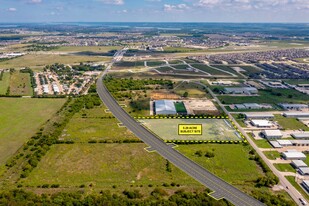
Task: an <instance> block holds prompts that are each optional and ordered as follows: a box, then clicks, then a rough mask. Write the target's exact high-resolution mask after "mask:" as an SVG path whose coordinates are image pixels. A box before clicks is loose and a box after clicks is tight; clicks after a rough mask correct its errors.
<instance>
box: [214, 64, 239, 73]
mask: <svg viewBox="0 0 309 206" xmlns="http://www.w3.org/2000/svg"><path fill="white" fill-rule="evenodd" d="M211 66H213V67H215V68H218V69H222V70H224V71H227V72H230V73H232V74H235V75H238V73H237V72H236V71H235V70H234V69H232V67H231V66H226V65H211Z"/></svg>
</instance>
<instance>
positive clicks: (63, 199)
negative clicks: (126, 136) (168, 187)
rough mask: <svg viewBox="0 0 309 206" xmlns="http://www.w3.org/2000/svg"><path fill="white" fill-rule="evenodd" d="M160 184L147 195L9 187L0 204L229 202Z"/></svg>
mask: <svg viewBox="0 0 309 206" xmlns="http://www.w3.org/2000/svg"><path fill="white" fill-rule="evenodd" d="M166 196H167V192H166V191H165V190H164V189H162V188H155V189H154V190H153V191H152V192H151V193H150V196H149V197H148V198H143V195H142V194H141V193H140V191H139V190H133V191H130V190H125V191H123V194H122V195H116V194H112V193H111V192H110V191H101V192H100V193H99V194H90V195H84V194H82V193H81V192H74V193H64V192H60V193H55V194H52V195H46V194H43V195H36V194H34V193H31V192H26V191H23V190H17V189H16V190H10V191H3V192H1V193H0V205H46V206H49V205H50V206H56V205H84V206H95V205H118V206H122V205H123V206H127V205H136V206H147V205H149V206H150V205H162V206H164V205H166V206H167V205H188V206H189V205H190V206H201V205H203V206H231V204H230V203H228V202H227V201H226V200H219V201H216V200H214V199H213V198H211V197H210V196H209V195H208V194H207V192H197V193H191V192H185V191H183V190H178V191H176V192H175V194H173V195H171V196H170V197H168V198H167V197H166Z"/></svg>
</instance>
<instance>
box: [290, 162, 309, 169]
mask: <svg viewBox="0 0 309 206" xmlns="http://www.w3.org/2000/svg"><path fill="white" fill-rule="evenodd" d="M291 165H292V166H293V167H294V168H296V169H299V168H301V167H308V165H307V164H306V163H304V161H302V160H292V162H291Z"/></svg>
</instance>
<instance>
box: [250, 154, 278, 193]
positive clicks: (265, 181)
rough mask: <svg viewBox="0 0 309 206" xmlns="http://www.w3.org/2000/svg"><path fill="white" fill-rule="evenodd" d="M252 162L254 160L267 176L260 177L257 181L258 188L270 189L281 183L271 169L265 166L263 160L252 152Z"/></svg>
mask: <svg viewBox="0 0 309 206" xmlns="http://www.w3.org/2000/svg"><path fill="white" fill-rule="evenodd" d="M249 154H250V160H254V161H255V162H256V163H257V164H258V165H259V166H260V167H261V169H262V170H263V172H264V173H265V176H263V177H258V178H257V180H256V186H257V187H263V186H264V187H270V186H272V185H276V184H278V183H279V178H278V177H277V176H276V175H274V174H273V173H272V171H271V170H270V169H269V167H268V166H267V165H266V164H265V162H264V161H263V160H262V158H261V157H260V156H259V155H258V154H257V153H256V152H255V151H254V150H250V152H249Z"/></svg>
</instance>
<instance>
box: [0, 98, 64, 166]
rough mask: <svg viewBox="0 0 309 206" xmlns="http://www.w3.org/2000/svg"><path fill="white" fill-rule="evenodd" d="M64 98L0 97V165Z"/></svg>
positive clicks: (59, 105)
mask: <svg viewBox="0 0 309 206" xmlns="http://www.w3.org/2000/svg"><path fill="white" fill-rule="evenodd" d="M65 101H66V99H30V98H0V111H1V112H0V122H1V124H0V134H1V135H0V140H1V144H0V165H2V164H3V163H5V161H6V160H7V159H8V158H9V157H10V156H11V155H13V154H14V153H15V152H16V151H17V150H18V149H19V148H20V147H21V146H22V145H23V143H25V142H26V140H27V139H29V138H30V137H31V136H32V135H34V134H35V132H37V129H38V128H39V127H40V126H41V125H42V124H43V123H44V122H46V121H47V120H48V119H49V118H50V117H51V116H52V115H53V114H55V113H56V111H57V110H59V109H60V107H61V106H62V105H63V104H64V102H65Z"/></svg>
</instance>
